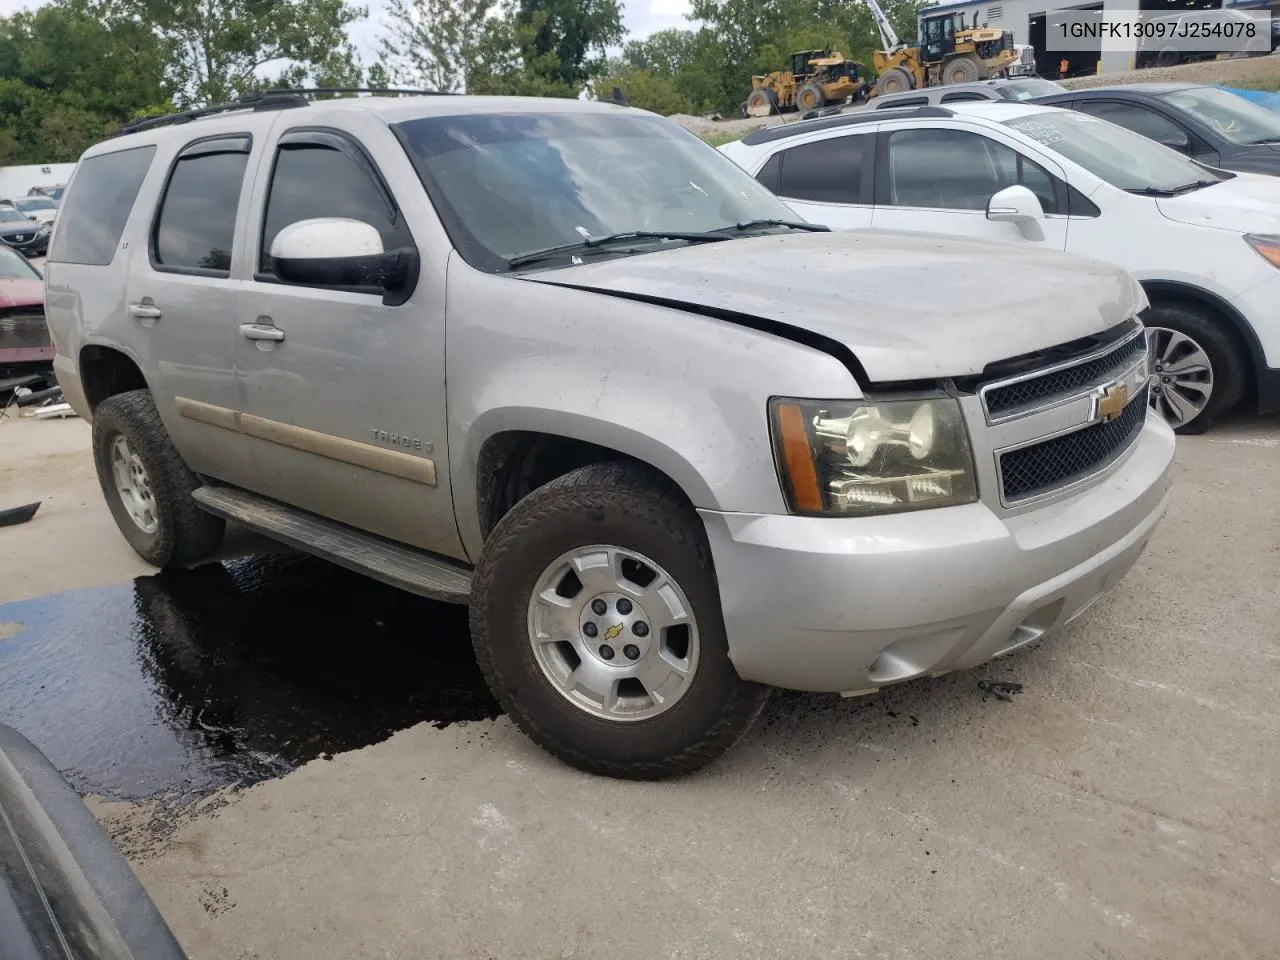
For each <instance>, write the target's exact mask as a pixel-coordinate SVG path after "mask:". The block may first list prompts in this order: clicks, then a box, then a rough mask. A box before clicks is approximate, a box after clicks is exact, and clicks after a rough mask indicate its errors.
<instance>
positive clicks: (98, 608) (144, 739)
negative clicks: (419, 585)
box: [0, 556, 498, 800]
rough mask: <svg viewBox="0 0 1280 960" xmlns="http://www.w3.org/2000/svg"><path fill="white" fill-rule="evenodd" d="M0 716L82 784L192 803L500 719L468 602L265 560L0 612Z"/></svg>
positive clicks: (301, 563) (97, 790)
mask: <svg viewBox="0 0 1280 960" xmlns="http://www.w3.org/2000/svg"><path fill="white" fill-rule="evenodd" d="M0 623H5V624H15V625H17V628H16V629H12V630H11V631H9V632H10V634H11V635H10V636H9V637H8V638H7V639H5V640H3V641H0V722H4V723H7V724H9V725H11V726H14V727H16V728H17V729H18V730H20V731H22V732H23V733H24V734H26V735H27V736H28V737H29V738H30V739H31V740H33V741H34V742H35V743H36V744H37V745H38V746H39V747H40V748H41V749H43V750H44V751H45V753H46V754H47V755H48V756H49V758H50V759H51V760H52V761H53V763H54V764H55V765H56V766H57V767H58V768H59V769H60V770H62V771H63V773H64V774H65V775H66V776H67V778H68V779H69V780H70V781H71V783H72V784H73V785H74V786H75V787H76V788H77V790H79V791H80V792H81V793H82V794H100V795H102V796H105V797H109V798H118V799H124V800H143V799H149V798H158V797H169V798H171V799H173V798H176V797H187V798H194V797H198V796H203V795H207V794H209V793H212V792H213V791H216V790H218V789H220V788H222V787H227V786H247V785H249V784H252V783H256V782H258V781H260V780H263V779H267V778H270V777H274V776H280V775H282V774H284V773H287V772H288V771H290V770H292V769H294V768H295V767H297V766H299V765H301V764H303V763H306V762H307V761H310V760H314V759H316V758H318V757H321V756H326V755H332V754H334V753H338V752H341V751H344V750H353V749H356V748H359V747H363V746H367V745H369V744H372V743H376V742H378V741H381V740H384V739H386V738H387V737H389V736H390V735H391V734H393V733H395V732H396V731H397V730H401V729H404V728H406V727H409V726H412V725H414V724H416V723H419V722H422V721H431V722H435V723H437V724H448V723H453V722H456V721H463V720H481V719H488V718H492V717H494V716H496V715H497V713H498V708H497V705H496V704H495V703H494V701H493V700H492V699H491V697H490V696H489V693H488V691H487V690H486V689H485V686H484V683H483V681H482V679H481V677H480V674H479V671H478V670H477V668H476V665H475V660H474V658H473V656H472V652H471V644H470V640H469V638H468V634H467V617H466V610H465V608H463V607H456V606H449V605H444V604H437V603H432V602H431V601H428V600H423V599H420V598H418V597H414V596H410V595H409V594H405V593H402V592H400V591H398V590H394V589H392V588H390V587H384V586H383V585H381V584H379V583H376V582H374V581H371V580H369V579H367V578H365V577H362V576H359V575H357V574H354V573H348V572H347V571H345V570H342V569H341V568H338V567H335V566H333V565H331V564H328V563H325V562H323V561H320V560H316V559H313V558H310V557H297V556H283V557H282V556H274V557H259V558H252V559H245V560H239V561H232V562H229V563H226V564H220V563H215V564H208V565H206V566H202V567H197V568H195V569H192V570H177V571H169V572H165V573H162V574H159V575H157V576H152V577H140V578H138V579H137V580H135V581H133V583H131V584H125V585H122V586H119V587H106V588H93V589H84V590H73V591H69V592H67V593H61V594H55V595H52V596H49V597H42V598H40V599H38V600H30V601H24V602H20V603H11V604H6V605H0Z"/></svg>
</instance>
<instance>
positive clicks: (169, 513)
mask: <svg viewBox="0 0 1280 960" xmlns="http://www.w3.org/2000/svg"><path fill="white" fill-rule="evenodd" d="M118 436H123V437H124V439H125V441H126V442H127V443H128V445H129V448H130V449H131V450H132V451H133V452H134V453H135V454H136V455H137V457H138V458H139V460H141V461H142V465H143V466H144V467H145V468H146V472H147V475H148V478H149V481H150V489H151V494H152V496H153V498H154V503H155V513H156V521H157V524H156V529H155V530H154V531H153V532H150V533H148V532H147V531H145V530H143V529H142V528H141V527H140V526H138V524H137V523H135V522H134V520H133V518H132V517H131V516H130V515H129V512H128V510H127V509H126V508H125V505H124V502H123V501H122V499H121V496H120V492H119V490H118V489H117V487H116V483H115V478H114V476H113V473H112V466H111V458H112V448H113V445H114V443H115V439H116V437H118ZM93 460H94V466H96V467H97V471H98V483H99V485H100V486H101V487H102V495H103V496H104V497H106V500H107V506H108V507H109V508H110V510H111V515H112V516H113V517H114V518H115V521H116V526H118V527H119V528H120V532H121V533H122V534H124V538H125V539H126V540H128V541H129V545H130V546H131V547H133V549H134V550H135V551H136V552H137V554H138V556H140V557H142V559H143V560H146V561H147V562H148V563H151V564H154V565H155V566H157V567H169V566H178V565H181V564H184V563H191V562H193V561H195V560H199V559H201V558H202V557H205V556H207V555H208V554H209V553H211V552H213V550H215V549H216V548H217V546H218V544H219V543H221V542H222V535H223V532H224V530H225V528H226V524H225V523H224V522H223V520H222V519H221V518H220V517H215V516H213V515H212V514H209V513H205V512H204V511H203V510H201V509H200V508H199V507H198V506H197V505H196V502H195V500H193V499H192V498H191V494H192V493H193V492H194V491H195V490H196V489H197V488H198V487H199V486H200V481H199V480H198V479H197V478H196V476H195V474H193V473H192V472H191V470H190V468H189V467H188V466H187V465H186V463H185V462H184V461H183V459H182V457H181V455H180V454H179V453H178V451H177V449H176V448H175V447H174V445H173V441H171V440H170V439H169V434H168V433H167V432H166V431H165V429H164V424H163V423H162V422H161V421H160V413H159V411H157V410H156V405H155V402H154V401H153V400H152V399H151V394H150V392H148V391H146V390H130V391H128V392H127V393H118V394H116V395H115V396H113V397H108V398H107V399H106V400H104V401H102V403H100V404H98V406H97V408H96V409H95V410H94V411H93Z"/></svg>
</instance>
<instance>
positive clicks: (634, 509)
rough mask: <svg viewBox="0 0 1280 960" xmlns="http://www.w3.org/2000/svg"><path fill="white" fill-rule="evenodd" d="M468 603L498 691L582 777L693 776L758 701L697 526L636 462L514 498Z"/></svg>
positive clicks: (591, 469) (759, 692) (583, 472)
mask: <svg viewBox="0 0 1280 960" xmlns="http://www.w3.org/2000/svg"><path fill="white" fill-rule="evenodd" d="M471 598H472V599H471V636H472V641H473V643H474V645H475V651H476V659H477V661H478V662H479V664H480V669H481V671H482V672H483V673H484V676H485V679H486V681H487V682H488V684H489V688H490V689H491V690H492V691H493V694H494V696H495V697H496V698H497V699H498V701H499V703H500V704H501V705H502V708H503V709H504V710H505V711H506V712H507V714H508V716H510V717H511V719H512V720H513V721H514V722H515V723H516V725H517V726H519V727H520V729H521V730H523V731H524V732H525V733H526V734H527V735H528V736H529V737H530V738H531V739H532V740H533V741H534V742H535V743H537V744H539V745H540V746H542V747H543V748H544V749H546V750H547V751H548V752H550V753H551V754H553V755H554V756H556V757H558V758H560V759H561V760H563V761H564V762H566V763H568V764H570V765H571V766H574V767H577V768H579V769H581V770H585V771H587V772H590V773H595V774H601V775H605V776H611V777H618V778H624V779H632V780H661V779H665V778H668V777H674V776H679V775H682V774H686V773H690V772H692V771H694V770H697V769H699V768H700V767H703V766H705V765H706V764H708V763H710V762H711V761H712V760H714V759H716V758H717V757H719V756H720V755H721V754H723V753H724V752H725V751H726V750H728V749H729V748H730V747H732V746H733V745H734V744H735V743H736V742H737V741H738V740H739V739H740V738H741V737H742V735H743V734H745V733H746V731H747V730H748V729H749V728H750V726H751V724H752V723H753V722H754V721H755V719H756V717H757V716H758V715H759V713H760V711H761V709H762V708H763V707H764V704H765V702H766V700H767V699H768V688H767V687H763V686H760V685H759V684H754V683H748V682H746V681H744V680H742V679H741V678H740V677H739V676H738V674H737V672H736V671H735V670H734V668H733V664H732V663H731V662H730V660H729V649H728V642H727V640H726V638H725V628H724V622H723V619H722V617H721V613H720V598H719V590H718V587H717V585H716V579H715V574H714V572H713V569H712V564H711V550H710V546H709V544H708V543H707V538H706V532H705V530H704V529H703V527H702V522H701V521H700V520H699V519H698V516H697V514H696V513H695V512H694V510H693V508H692V507H691V506H690V505H689V503H688V501H687V500H686V499H685V497H684V496H683V494H682V493H681V492H680V490H679V489H678V488H677V487H675V486H674V485H673V484H672V483H671V482H670V481H669V480H667V479H665V478H664V477H661V476H659V475H657V474H655V473H654V472H652V471H651V470H649V469H647V468H645V467H643V466H641V465H638V464H632V463H604V464H594V465H590V466H586V467H582V468H580V469H578V470H575V471H573V472H572V473H569V474H566V475H565V476H563V477H560V478H559V479H557V480H554V481H552V482H551V483H549V484H547V485H545V486H543V487H540V488H538V489H537V490H535V491H534V492H533V493H531V494H530V495H529V496H528V497H526V498H525V499H523V500H521V501H520V502H519V503H517V504H516V506H515V507H514V508H513V509H512V510H511V511H510V512H509V513H508V514H507V515H506V516H505V517H503V518H502V520H501V521H500V522H499V523H498V525H497V526H496V527H495V528H494V530H493V532H492V534H491V535H490V537H489V540H488V542H487V543H486V545H485V550H484V553H483V555H482V556H481V559H480V563H479V565H478V566H477V568H476V572H475V578H474V580H473V582H472V590H471Z"/></svg>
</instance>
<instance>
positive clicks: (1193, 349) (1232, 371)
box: [1143, 302, 1245, 434]
mask: <svg viewBox="0 0 1280 960" xmlns="http://www.w3.org/2000/svg"><path fill="white" fill-rule="evenodd" d="M1143 322H1144V324H1145V326H1146V328H1147V329H1146V333H1147V356H1148V363H1149V366H1150V378H1149V381H1148V384H1149V385H1148V394H1147V400H1148V402H1149V404H1150V405H1151V409H1152V410H1154V411H1155V412H1156V413H1158V414H1160V416H1162V417H1163V418H1164V419H1165V421H1166V422H1168V424H1169V425H1170V426H1171V427H1173V428H1174V430H1176V431H1177V432H1178V433H1182V434H1195V433H1203V432H1204V431H1205V430H1207V429H1209V427H1210V426H1211V425H1212V424H1213V420H1214V418H1215V417H1217V416H1218V414H1220V413H1225V412H1226V411H1227V410H1229V409H1231V408H1232V407H1234V406H1235V405H1236V404H1237V403H1239V402H1240V398H1241V397H1242V396H1243V395H1244V387H1245V365H1244V358H1243V356H1242V353H1241V350H1240V348H1239V347H1238V346H1236V343H1235V341H1234V339H1233V338H1232V337H1231V336H1230V335H1229V334H1228V333H1227V332H1226V331H1225V330H1224V329H1223V328H1222V327H1221V325H1220V324H1219V323H1218V322H1217V321H1215V319H1214V318H1213V317H1212V316H1210V315H1209V314H1208V313H1207V312H1206V311H1205V310H1203V309H1202V308H1200V307H1198V306H1196V305H1193V304H1188V303H1182V302H1161V303H1155V304H1153V305H1152V307H1151V308H1150V310H1148V311H1147V313H1146V315H1145V316H1144V317H1143Z"/></svg>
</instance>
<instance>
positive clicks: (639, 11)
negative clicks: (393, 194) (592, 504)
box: [0, 0, 690, 64]
mask: <svg viewBox="0 0 1280 960" xmlns="http://www.w3.org/2000/svg"><path fill="white" fill-rule="evenodd" d="M366 2H367V3H368V5H369V19H368V20H366V21H365V22H363V23H359V24H357V25H356V26H355V27H354V28H353V29H352V31H351V38H352V40H354V41H355V44H356V47H357V48H358V49H359V51H360V56H361V57H362V58H363V59H364V61H365V63H366V64H368V63H372V62H373V60H374V59H375V58H376V56H377V50H378V34H379V33H380V32H381V27H380V21H381V17H382V11H383V10H385V9H386V0H366ZM620 2H622V0H620ZM689 2H690V0H626V2H625V5H624V6H623V19H624V21H625V22H626V25H627V30H628V31H630V33H631V36H632V37H633V38H636V39H639V38H641V37H647V36H648V35H649V34H651V33H653V32H654V31H655V30H663V29H666V28H667V27H681V26H688V25H689V24H688V22H687V21H686V20H685V19H684V15H685V14H686V13H688V12H689ZM40 3H41V0H0V13H2V14H10V13H13V12H14V11H16V10H21V9H23V8H24V7H28V8H29V7H38V6H40Z"/></svg>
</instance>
